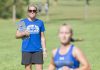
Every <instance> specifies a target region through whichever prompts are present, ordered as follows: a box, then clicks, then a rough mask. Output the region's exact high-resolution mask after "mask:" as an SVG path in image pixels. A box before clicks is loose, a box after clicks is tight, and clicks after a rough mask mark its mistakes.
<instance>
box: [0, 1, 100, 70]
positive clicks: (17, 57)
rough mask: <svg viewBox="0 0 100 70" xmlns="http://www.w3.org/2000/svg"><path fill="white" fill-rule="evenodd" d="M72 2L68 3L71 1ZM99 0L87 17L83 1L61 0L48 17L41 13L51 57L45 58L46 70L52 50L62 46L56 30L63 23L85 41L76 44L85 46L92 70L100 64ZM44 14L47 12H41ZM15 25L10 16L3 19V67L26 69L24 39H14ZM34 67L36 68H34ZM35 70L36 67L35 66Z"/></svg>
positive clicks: (0, 38) (0, 50) (0, 51)
mask: <svg viewBox="0 0 100 70" xmlns="http://www.w3.org/2000/svg"><path fill="white" fill-rule="evenodd" d="M68 2H69V3H68ZM99 2H100V1H99V0H97V2H94V0H92V1H91V5H90V6H89V10H88V13H89V15H88V19H87V20H84V3H83V2H82V1H79V2H76V1H73V0H68V1H66V0H59V2H58V5H53V4H51V7H50V12H49V17H48V19H49V20H47V19H46V16H44V15H42V16H40V17H39V18H40V19H42V20H44V22H45V23H46V24H45V27H46V33H45V34H46V41H47V49H48V58H47V59H45V63H44V70H47V68H48V65H49V62H50V56H51V50H52V49H53V48H57V47H58V46H59V41H58V37H57V31H58V28H59V26H60V25H61V24H63V23H65V22H66V23H69V24H71V25H72V27H73V29H74V37H75V38H83V39H84V41H81V42H75V43H74V44H75V45H76V46H78V47H79V48H81V49H82V51H83V52H84V53H85V55H86V56H87V58H88V60H89V62H90V64H91V67H92V70H98V69H99V66H100V62H99V61H100V55H99V50H100V47H99V46H100V43H99V42H100V31H99V30H100V5H99ZM42 14H44V12H42ZM15 33H16V25H15V24H14V23H13V22H12V20H11V19H7V20H4V19H0V70H24V66H22V65H21V50H20V49H21V40H16V39H15ZM33 68H34V67H33ZM33 70H34V69H33Z"/></svg>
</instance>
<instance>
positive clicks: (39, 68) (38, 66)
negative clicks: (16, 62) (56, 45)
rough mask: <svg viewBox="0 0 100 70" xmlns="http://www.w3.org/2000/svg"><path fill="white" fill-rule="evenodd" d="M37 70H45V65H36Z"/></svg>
mask: <svg viewBox="0 0 100 70" xmlns="http://www.w3.org/2000/svg"><path fill="white" fill-rule="evenodd" d="M35 68H36V70H43V65H42V64H35Z"/></svg>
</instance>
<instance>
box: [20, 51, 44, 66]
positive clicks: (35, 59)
mask: <svg viewBox="0 0 100 70" xmlns="http://www.w3.org/2000/svg"><path fill="white" fill-rule="evenodd" d="M27 64H43V53H42V52H22V65H27Z"/></svg>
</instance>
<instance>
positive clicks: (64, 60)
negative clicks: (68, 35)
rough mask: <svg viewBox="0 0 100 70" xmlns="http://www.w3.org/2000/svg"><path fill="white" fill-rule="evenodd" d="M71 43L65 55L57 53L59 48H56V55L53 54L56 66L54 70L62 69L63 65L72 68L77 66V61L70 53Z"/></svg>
mask: <svg viewBox="0 0 100 70" xmlns="http://www.w3.org/2000/svg"><path fill="white" fill-rule="evenodd" d="M73 47H74V46H73V45H71V46H70V49H69V51H68V53H66V54H65V55H61V54H59V50H60V48H58V50H57V52H56V55H55V56H54V64H55V66H56V70H62V67H63V66H67V67H69V68H72V69H76V68H79V65H80V63H79V61H78V60H76V58H74V56H73V55H72V50H73Z"/></svg>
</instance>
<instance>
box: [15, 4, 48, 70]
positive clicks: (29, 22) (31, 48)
mask: <svg viewBox="0 0 100 70" xmlns="http://www.w3.org/2000/svg"><path fill="white" fill-rule="evenodd" d="M36 14H37V8H36V6H34V5H33V4H31V5H29V6H28V18H25V19H23V20H21V21H20V22H23V23H25V26H26V30H24V31H20V28H18V29H17V32H16V38H17V39H20V38H21V39H22V65H25V70H32V64H35V66H36V70H42V69H43V67H42V64H43V55H44V56H46V43H45V36H44V31H45V27H44V23H43V21H42V20H39V19H37V18H36Z"/></svg>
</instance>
